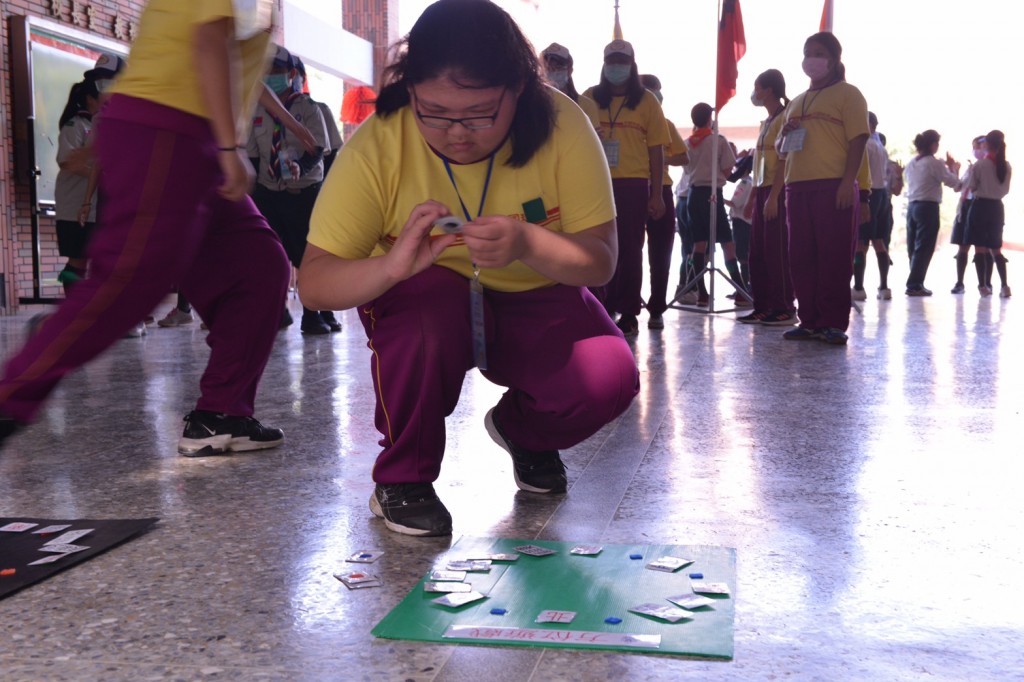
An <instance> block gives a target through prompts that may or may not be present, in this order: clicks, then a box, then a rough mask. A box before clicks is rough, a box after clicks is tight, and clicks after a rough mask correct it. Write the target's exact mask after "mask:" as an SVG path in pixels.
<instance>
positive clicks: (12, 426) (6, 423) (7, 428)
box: [0, 414, 22, 445]
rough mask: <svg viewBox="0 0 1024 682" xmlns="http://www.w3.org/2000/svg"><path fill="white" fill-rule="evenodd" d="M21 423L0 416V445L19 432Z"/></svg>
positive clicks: (2, 415)
mask: <svg viewBox="0 0 1024 682" xmlns="http://www.w3.org/2000/svg"><path fill="white" fill-rule="evenodd" d="M21 426H22V425H21V422H17V421H14V420H13V419H11V418H10V417H8V416H6V415H4V414H0V445H3V442H4V441H5V440H7V439H8V437H10V436H13V435H14V434H15V433H17V432H18V431H20V430H21Z"/></svg>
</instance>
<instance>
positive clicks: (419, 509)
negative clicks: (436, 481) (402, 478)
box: [370, 483, 452, 537]
mask: <svg viewBox="0 0 1024 682" xmlns="http://www.w3.org/2000/svg"><path fill="white" fill-rule="evenodd" d="M370 511H371V512H373V515H374V516H378V517H380V518H382V519H384V525H385V526H387V527H388V529H389V530H393V531H394V532H396V533H401V534H402V535H415V536H418V537H430V536H435V535H451V534H452V515H451V514H449V513H448V509H447V508H445V506H444V504H443V503H442V502H441V500H440V499H438V497H437V493H435V492H434V486H433V485H431V484H430V483H395V484H377V487H376V488H374V490H373V494H372V495H370Z"/></svg>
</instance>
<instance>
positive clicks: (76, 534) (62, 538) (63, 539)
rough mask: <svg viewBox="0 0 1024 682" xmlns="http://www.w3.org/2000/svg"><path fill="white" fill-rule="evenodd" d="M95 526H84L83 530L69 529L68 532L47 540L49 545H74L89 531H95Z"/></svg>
mask: <svg viewBox="0 0 1024 682" xmlns="http://www.w3.org/2000/svg"><path fill="white" fill-rule="evenodd" d="M93 530H95V529H94V528H83V529H82V530H69V531H68V532H67V533H63V534H62V535H59V536H57V537H55V538H54V539H52V540H47V541H46V544H47V545H73V544H74V543H75V540H77V539H79V538H84V537H85V536H86V535H88V534H89V533H91V532H93Z"/></svg>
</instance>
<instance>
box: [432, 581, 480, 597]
mask: <svg viewBox="0 0 1024 682" xmlns="http://www.w3.org/2000/svg"><path fill="white" fill-rule="evenodd" d="M423 591H424V592H445V593H448V594H451V593H452V592H472V591H473V586H472V585H471V584H469V583H445V582H432V581H429V580H428V581H427V582H425V583H423Z"/></svg>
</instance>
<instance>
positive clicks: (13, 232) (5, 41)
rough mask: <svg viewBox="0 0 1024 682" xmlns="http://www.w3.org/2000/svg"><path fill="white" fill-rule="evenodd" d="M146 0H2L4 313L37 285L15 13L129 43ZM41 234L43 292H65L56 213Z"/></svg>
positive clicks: (0, 252) (0, 254) (0, 243)
mask: <svg viewBox="0 0 1024 682" xmlns="http://www.w3.org/2000/svg"><path fill="white" fill-rule="evenodd" d="M144 5H145V2H144V1H143V0H137V1H132V0H78V1H73V0H0V16H2V19H3V25H2V27H0V43H2V45H3V50H2V54H0V68H2V73H3V78H2V79H0V82H2V86H0V127H2V129H3V136H2V139H0V273H3V275H4V280H5V282H4V292H3V294H4V301H5V302H6V306H5V307H4V309H3V311H2V312H9V311H11V310H12V309H13V308H15V307H16V306H17V304H18V299H19V297H31V296H32V295H33V293H34V292H33V285H32V214H31V210H30V207H29V188H28V185H26V184H24V183H22V182H19V181H18V180H17V178H16V176H15V172H14V158H13V156H14V148H13V139H12V138H13V133H12V127H13V121H12V116H13V111H12V108H11V78H10V74H11V53H10V35H9V33H10V17H12V16H24V15H30V16H36V17H42V18H46V19H49V20H51V21H53V22H56V23H59V24H61V25H65V26H68V27H69V28H75V29H77V30H79V31H86V32H89V33H93V34H95V35H98V36H102V37H104V38H107V39H112V40H117V41H118V42H122V43H125V41H126V40H127V39H128V38H129V37H130V35H131V34H132V32H133V31H134V28H135V27H136V26H137V24H138V19H139V16H140V15H141V13H142V9H143V6H144ZM39 229H40V235H41V249H40V252H41V256H42V257H41V266H40V275H41V279H42V280H43V282H44V283H47V282H48V283H49V284H48V285H47V286H44V287H43V289H42V291H41V295H42V296H43V297H53V298H56V297H60V296H62V295H63V292H62V290H61V288H60V286H59V285H57V284H56V283H55V281H56V277H57V273H58V272H60V270H61V268H63V267H64V259H63V258H61V257H60V256H59V255H58V254H57V240H56V234H55V226H54V221H53V219H52V218H47V217H45V216H41V217H40V219H39Z"/></svg>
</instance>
